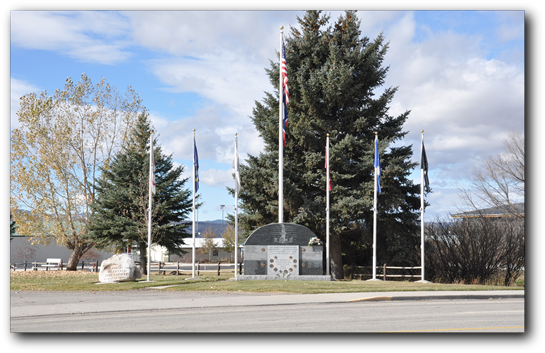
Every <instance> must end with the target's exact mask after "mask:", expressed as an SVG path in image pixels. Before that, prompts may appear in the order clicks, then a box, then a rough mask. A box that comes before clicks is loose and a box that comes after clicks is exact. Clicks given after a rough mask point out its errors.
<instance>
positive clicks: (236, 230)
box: [235, 134, 240, 279]
mask: <svg viewBox="0 0 545 353" xmlns="http://www.w3.org/2000/svg"><path fill="white" fill-rule="evenodd" d="M237 135H238V134H235V279H236V278H237V265H238V188H239V186H240V185H239V184H238V182H239V181H238V179H237V177H238V176H239V175H238V173H239V170H238V136H237Z"/></svg>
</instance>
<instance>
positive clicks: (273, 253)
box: [267, 245, 300, 277]
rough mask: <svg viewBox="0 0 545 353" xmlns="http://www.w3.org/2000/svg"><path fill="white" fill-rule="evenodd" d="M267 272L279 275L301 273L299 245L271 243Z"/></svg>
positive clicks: (286, 275) (285, 275)
mask: <svg viewBox="0 0 545 353" xmlns="http://www.w3.org/2000/svg"><path fill="white" fill-rule="evenodd" d="M268 248H269V249H268V250H269V251H268V260H267V274H268V275H275V276H278V277H288V276H290V275H299V265H300V264H299V246H297V245H278V246H277V245H269V247H268Z"/></svg>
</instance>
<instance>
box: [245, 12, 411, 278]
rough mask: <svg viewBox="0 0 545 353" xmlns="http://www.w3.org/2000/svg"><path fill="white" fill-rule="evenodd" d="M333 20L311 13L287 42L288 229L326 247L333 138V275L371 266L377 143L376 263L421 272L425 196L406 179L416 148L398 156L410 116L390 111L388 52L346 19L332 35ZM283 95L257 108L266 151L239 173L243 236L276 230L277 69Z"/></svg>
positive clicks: (273, 76) (351, 16)
mask: <svg viewBox="0 0 545 353" xmlns="http://www.w3.org/2000/svg"><path fill="white" fill-rule="evenodd" d="M328 21H329V16H327V15H324V14H322V13H321V12H319V11H308V12H307V13H306V14H305V16H304V18H302V19H301V18H298V22H299V24H300V26H301V30H298V29H296V28H294V27H291V36H290V37H287V38H286V57H287V67H288V76H289V91H290V102H289V105H288V117H289V125H288V128H287V133H286V134H287V136H286V140H287V146H286V147H285V148H284V180H283V182H284V205H283V207H284V222H286V223H288V222H292V223H298V224H302V225H304V226H306V227H308V228H309V229H311V230H312V231H313V232H315V233H316V234H317V235H318V237H319V238H320V239H322V240H323V241H325V236H326V230H325V216H326V211H325V210H326V189H325V188H326V173H325V168H324V164H325V144H326V136H327V134H329V135H330V168H331V180H332V186H333V190H332V191H331V193H330V209H331V212H330V237H331V239H330V242H331V271H332V275H333V276H334V278H337V279H339V278H343V269H342V261H343V259H342V255H343V254H344V256H345V257H347V258H348V259H345V260H346V261H351V262H353V263H354V262H356V263H358V264H370V263H371V260H372V234H373V209H372V208H373V196H374V194H373V193H374V189H373V188H374V140H375V132H377V133H378V136H379V151H380V159H381V167H382V176H381V186H382V193H381V194H380V195H379V196H378V232H377V259H378V261H377V263H384V262H387V263H392V264H394V263H396V264H401V263H407V264H409V263H410V264H415V261H417V260H416V259H417V258H418V257H417V256H418V250H417V248H418V239H419V238H418V224H417V222H418V218H419V209H420V199H419V186H418V185H413V183H412V181H411V180H410V179H408V177H409V174H410V172H411V169H413V168H414V167H415V163H412V162H411V161H410V159H411V156H412V148H411V146H402V147H393V146H392V143H393V142H394V141H396V140H399V139H401V138H402V137H403V136H405V134H406V132H403V131H402V126H403V124H404V122H405V121H406V120H407V118H408V115H409V112H408V111H407V112H405V113H403V114H401V115H400V116H397V117H393V116H390V115H388V109H389V108H388V105H389V104H390V102H391V101H392V98H393V96H394V94H395V92H396V90H397V88H395V87H394V88H386V89H384V90H383V92H382V93H381V94H379V95H377V96H375V94H377V91H378V90H379V88H380V87H381V86H382V85H383V84H384V80H385V77H386V74H387V72H388V67H383V66H382V62H383V59H384V56H385V54H386V51H387V49H388V44H387V43H384V37H383V36H382V34H381V35H379V36H378V37H377V38H376V39H375V40H374V41H370V40H369V39H368V38H367V37H362V36H361V33H360V30H359V25H360V21H359V20H358V19H357V18H356V15H355V13H354V12H350V11H347V12H346V13H345V14H344V15H343V16H341V17H340V18H339V19H338V21H337V22H336V23H335V24H334V26H333V27H331V26H329V27H326V28H324V27H325V26H326V25H327V23H328ZM266 72H267V74H268V76H269V78H270V81H271V84H272V85H273V86H274V88H275V90H276V92H275V93H274V94H271V93H265V94H266V96H265V98H264V99H263V102H256V105H255V108H254V110H253V116H252V120H253V122H254V124H255V126H256V128H257V130H258V131H259V134H260V136H261V137H262V138H263V140H264V142H265V151H264V152H262V153H260V154H259V156H249V158H248V159H247V160H246V162H247V165H241V175H242V178H241V180H242V191H241V193H240V194H239V197H240V202H241V208H242V209H243V210H244V212H243V213H242V214H241V215H240V222H239V226H240V227H241V228H242V229H243V230H245V231H248V232H250V231H252V230H255V229H256V228H257V227H260V226H263V225H265V224H268V223H275V222H277V221H278V168H277V166H278V112H279V111H278V81H279V80H278V77H279V64H278V63H275V62H271V67H270V68H269V69H266Z"/></svg>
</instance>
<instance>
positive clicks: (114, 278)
mask: <svg viewBox="0 0 545 353" xmlns="http://www.w3.org/2000/svg"><path fill="white" fill-rule="evenodd" d="M140 277H142V272H140V269H139V268H138V266H136V264H135V263H134V261H133V260H132V259H131V258H130V256H129V255H127V254H117V255H114V256H112V257H110V258H109V259H106V260H104V261H102V264H101V265H100V272H99V274H98V279H99V280H100V282H101V283H114V282H130V281H134V280H136V279H137V278H140Z"/></svg>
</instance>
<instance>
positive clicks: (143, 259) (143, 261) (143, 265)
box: [138, 243, 148, 276]
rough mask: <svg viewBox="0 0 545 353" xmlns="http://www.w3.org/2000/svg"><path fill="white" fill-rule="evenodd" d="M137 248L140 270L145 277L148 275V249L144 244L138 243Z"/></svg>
mask: <svg viewBox="0 0 545 353" xmlns="http://www.w3.org/2000/svg"><path fill="white" fill-rule="evenodd" d="M138 248H139V249H140V270H141V272H142V275H144V276H147V275H148V257H147V251H148V247H147V245H146V243H139V244H138Z"/></svg>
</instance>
